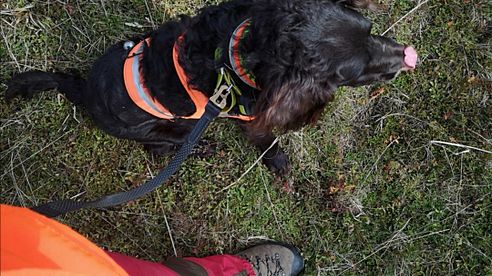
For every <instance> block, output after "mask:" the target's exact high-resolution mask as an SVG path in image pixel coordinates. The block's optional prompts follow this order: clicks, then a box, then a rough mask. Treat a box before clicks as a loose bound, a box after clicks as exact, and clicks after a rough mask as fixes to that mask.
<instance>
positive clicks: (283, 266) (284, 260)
mask: <svg viewBox="0 0 492 276" xmlns="http://www.w3.org/2000/svg"><path fill="white" fill-rule="evenodd" d="M236 256H238V257H241V258H243V259H246V260H248V262H249V263H250V264H251V266H252V267H253V270H254V271H255V274H256V275H257V276H291V275H298V274H299V273H300V272H301V271H302V270H303V268H304V259H303V258H302V256H301V254H300V252H299V250H298V249H297V248H295V247H293V246H291V245H286V244H280V243H266V244H260V245H256V246H253V247H250V248H248V249H246V250H243V251H241V252H239V253H237V254H236Z"/></svg>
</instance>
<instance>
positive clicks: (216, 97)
mask: <svg viewBox="0 0 492 276" xmlns="http://www.w3.org/2000/svg"><path fill="white" fill-rule="evenodd" d="M231 89H232V85H229V86H227V85H225V84H222V85H221V86H219V88H218V89H217V90H215V93H214V94H213V95H212V97H210V101H211V102H212V103H213V104H215V105H216V106H217V107H218V108H220V109H221V110H222V109H224V108H225V107H226V105H227V97H228V96H229V94H231Z"/></svg>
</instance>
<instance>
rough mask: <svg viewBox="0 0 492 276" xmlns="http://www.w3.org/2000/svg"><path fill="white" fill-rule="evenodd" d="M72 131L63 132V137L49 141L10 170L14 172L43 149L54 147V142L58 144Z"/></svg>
mask: <svg viewBox="0 0 492 276" xmlns="http://www.w3.org/2000/svg"><path fill="white" fill-rule="evenodd" d="M72 132H73V130H69V131H67V132H65V133H64V134H63V135H61V136H60V137H58V138H56V139H55V140H53V141H51V142H50V143H49V144H48V145H46V146H44V147H43V148H41V149H40V150H38V151H36V152H35V153H33V154H32V155H31V156H29V157H27V158H26V159H24V160H22V161H21V162H20V163H19V164H17V165H15V166H13V167H12V168H11V170H14V169H15V168H17V167H19V166H21V165H22V164H24V163H25V162H26V161H27V160H30V159H31V158H33V157H34V156H36V155H38V154H39V153H41V152H42V151H44V150H45V149H47V148H49V147H51V146H52V145H54V144H55V143H56V142H58V141H59V140H60V139H62V138H63V137H65V136H67V135H68V134H70V133H72ZM7 174H8V172H7V173H4V174H2V176H0V178H2V177H4V176H5V175H7Z"/></svg>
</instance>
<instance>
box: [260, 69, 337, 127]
mask: <svg viewBox="0 0 492 276" xmlns="http://www.w3.org/2000/svg"><path fill="white" fill-rule="evenodd" d="M323 86H324V87H323ZM323 86H321V85H320V82H318V81H316V80H314V79H313V78H312V77H310V76H306V77H304V78H298V79H297V78H296V81H294V80H293V79H290V80H289V81H285V82H282V83H279V84H278V85H272V86H270V87H268V89H266V90H263V91H262V95H261V97H260V100H259V102H258V105H257V113H256V117H255V120H254V121H253V122H252V126H253V128H254V129H257V131H258V132H259V133H266V132H270V131H272V130H274V129H275V130H278V131H281V132H283V131H287V130H295V129H299V128H301V127H302V126H304V125H306V124H310V123H315V122H316V121H317V120H318V119H319V117H320V115H321V113H322V112H323V109H324V107H325V105H326V103H327V102H329V101H331V100H332V99H333V93H332V92H333V91H334V90H335V88H336V87H334V86H331V85H323Z"/></svg>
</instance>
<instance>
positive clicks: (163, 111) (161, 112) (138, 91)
mask: <svg viewBox="0 0 492 276" xmlns="http://www.w3.org/2000/svg"><path fill="white" fill-rule="evenodd" d="M148 41H149V39H146V40H144V41H142V42H140V43H139V44H137V45H135V47H133V49H132V50H131V51H130V53H129V55H128V57H127V58H126V60H125V64H124V68H123V78H124V81H125V86H126V90H127V91H128V95H129V96H130V98H131V99H132V101H133V102H134V103H135V104H136V105H137V106H138V107H140V108H141V109H143V110H145V111H146V112H148V113H150V114H152V115H154V116H156V117H159V118H163V119H167V120H172V119H174V116H173V115H172V114H171V112H169V110H168V109H167V108H165V107H164V106H162V105H161V104H160V103H159V102H158V101H156V100H155V99H154V98H153V97H152V95H151V94H150V92H149V89H148V88H147V87H146V86H145V84H144V81H143V77H142V74H140V68H139V64H140V59H141V58H142V52H143V48H144V47H143V46H144V45H143V43H146V42H148Z"/></svg>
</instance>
